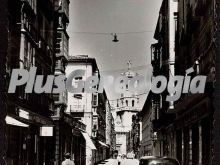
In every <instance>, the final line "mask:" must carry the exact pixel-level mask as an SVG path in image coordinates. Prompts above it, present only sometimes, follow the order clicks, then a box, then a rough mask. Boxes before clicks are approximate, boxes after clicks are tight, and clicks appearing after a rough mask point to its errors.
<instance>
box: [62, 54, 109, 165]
mask: <svg viewBox="0 0 220 165" xmlns="http://www.w3.org/2000/svg"><path fill="white" fill-rule="evenodd" d="M79 69H81V70H84V71H85V72H84V73H83V74H81V73H79V75H75V77H74V79H73V83H72V85H74V87H79V86H80V85H79V84H82V81H86V80H87V79H88V78H89V77H90V76H97V77H98V78H99V79H100V73H99V70H98V66H97V63H96V60H95V59H94V58H90V57H88V56H85V55H79V56H70V57H69V59H68V66H67V69H66V75H67V76H69V75H70V73H72V72H74V71H76V70H79ZM82 86H83V85H82ZM82 86H80V87H82ZM83 88H84V86H83ZM83 88H82V89H83ZM95 88H97V87H95ZM106 101H107V95H106V93H105V90H103V91H102V92H100V93H88V92H86V91H85V92H84V89H83V91H81V92H79V93H70V92H69V93H68V106H67V110H66V112H67V113H69V114H71V115H72V116H73V117H74V118H75V119H77V120H79V121H81V122H83V123H84V124H86V134H87V138H86V164H88V165H91V164H95V163H98V162H100V161H103V160H105V159H106V158H107V152H108V150H109V146H108V145H107V144H106V107H105V106H106Z"/></svg>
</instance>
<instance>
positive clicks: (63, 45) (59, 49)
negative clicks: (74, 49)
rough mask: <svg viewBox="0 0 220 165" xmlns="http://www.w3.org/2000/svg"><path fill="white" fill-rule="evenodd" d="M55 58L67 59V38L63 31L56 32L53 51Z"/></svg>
mask: <svg viewBox="0 0 220 165" xmlns="http://www.w3.org/2000/svg"><path fill="white" fill-rule="evenodd" d="M55 53H56V57H61V56H64V57H65V58H66V59H68V54H69V36H68V35H67V33H66V32H65V31H58V32H57V42H56V49H55Z"/></svg>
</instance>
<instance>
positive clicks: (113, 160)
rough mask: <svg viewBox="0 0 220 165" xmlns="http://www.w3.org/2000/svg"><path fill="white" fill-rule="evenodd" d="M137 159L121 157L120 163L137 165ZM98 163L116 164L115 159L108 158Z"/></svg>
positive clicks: (122, 164)
mask: <svg viewBox="0 0 220 165" xmlns="http://www.w3.org/2000/svg"><path fill="white" fill-rule="evenodd" d="M138 164H139V161H138V160H137V159H122V161H121V165H138ZM99 165H118V160H117V159H108V160H105V161H103V162H102V163H100V164H99Z"/></svg>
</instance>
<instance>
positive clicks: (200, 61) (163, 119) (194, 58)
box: [142, 0, 220, 165]
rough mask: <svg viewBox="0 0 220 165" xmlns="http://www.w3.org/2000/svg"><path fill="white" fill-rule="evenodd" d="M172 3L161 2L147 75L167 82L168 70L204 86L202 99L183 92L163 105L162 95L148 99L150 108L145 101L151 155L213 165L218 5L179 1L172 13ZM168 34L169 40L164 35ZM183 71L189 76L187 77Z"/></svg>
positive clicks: (186, 164) (216, 149) (216, 119)
mask: <svg viewBox="0 0 220 165" xmlns="http://www.w3.org/2000/svg"><path fill="white" fill-rule="evenodd" d="M173 3H174V2H170V1H167V0H164V1H163V3H162V6H161V10H160V15H159V19H158V24H157V28H156V32H155V36H154V37H155V39H157V40H158V43H156V44H153V45H152V57H153V58H152V66H153V68H154V73H153V74H154V76H156V75H164V76H166V77H167V79H169V77H170V76H171V75H170V72H171V73H172V71H173V70H172V69H173V67H174V68H175V72H174V73H172V74H173V75H182V76H190V77H191V79H193V78H194V77H195V76H198V75H205V76H207V81H206V86H205V91H204V94H192V93H191V92H190V91H188V92H187V93H183V94H181V97H180V99H179V100H178V101H176V102H171V103H169V102H166V101H165V98H164V96H166V95H167V94H168V92H167V91H165V92H164V93H163V94H162V95H160V96H153V98H152V99H151V102H153V104H152V103H150V102H149V103H148V104H149V105H147V106H146V107H145V108H144V109H143V110H145V111H146V112H147V109H149V108H147V107H150V104H152V105H153V107H152V108H151V109H152V110H151V111H152V112H153V113H155V116H154V119H153V120H152V127H153V134H154V135H155V136H153V137H152V140H154V145H155V147H154V149H155V152H154V153H153V154H155V155H161V156H169V157H175V158H177V159H178V160H179V161H180V163H181V164H184V165H189V164H191V165H194V164H204V165H207V164H208V165H209V164H218V163H217V162H218V161H219V156H218V153H219V147H218V146H219V145H218V144H219V140H218V137H219V133H218V131H217V130H218V129H219V126H218V123H219V112H218V110H217V109H218V107H219V103H217V100H218V99H219V95H218V93H219V88H218V86H219V83H217V82H218V80H219V74H218V72H219V68H218V67H217V66H218V62H219V57H218V55H217V54H218V53H219V48H218V44H219V37H220V36H219V32H218V31H219V26H218V24H219V19H218V13H219V8H218V5H219V2H218V1H207V0H204V1H185V0H184V1H179V2H178V3H176V4H175V5H177V6H176V7H177V10H173V8H172V7H170V5H174V4H173ZM171 12H173V13H172V15H170V13H171ZM173 23H174V26H173ZM171 26H172V27H171ZM170 30H172V33H174V34H175V35H174V36H170V35H169V33H167V32H170ZM173 37H174V39H175V40H174V41H175V42H173ZM171 41H172V42H171ZM173 43H175V45H174V48H175V49H173V50H175V52H174V55H175V60H173V61H172V60H171V57H170V55H173V52H172V53H171V52H170V50H169V49H170V47H171V46H170V45H172V44H173ZM167 60H169V61H168V62H167ZM170 62H172V63H170ZM166 64H167V65H166ZM171 66H172V67H171ZM161 68H163V69H161ZM166 68H167V69H166ZM189 68H192V69H193V70H194V72H192V73H189V72H188V69H189ZM146 104H147V102H146ZM143 110H142V111H143ZM143 119H144V118H143ZM144 122H145V123H148V121H147V120H144ZM145 134H146V133H145ZM142 147H144V146H142ZM144 154H145V153H144Z"/></svg>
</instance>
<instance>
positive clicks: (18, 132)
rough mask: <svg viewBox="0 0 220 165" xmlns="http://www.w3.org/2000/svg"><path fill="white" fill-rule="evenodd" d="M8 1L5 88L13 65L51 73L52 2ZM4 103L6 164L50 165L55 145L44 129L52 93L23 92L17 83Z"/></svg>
mask: <svg viewBox="0 0 220 165" xmlns="http://www.w3.org/2000/svg"><path fill="white" fill-rule="evenodd" d="M7 2H8V6H7V8H8V16H7V18H8V32H7V34H8V49H7V61H6V62H5V64H6V65H5V66H6V75H7V81H6V88H7V89H8V85H9V81H10V77H11V73H12V69H14V68H19V69H27V70H29V69H30V68H31V67H37V69H36V70H33V72H35V73H36V74H38V75H50V74H53V73H54V67H55V64H54V57H55V53H54V37H55V36H54V28H55V17H54V15H55V3H54V2H53V1H50V0H47V1H42V0H38V1H36V0H32V1H20V0H16V1H11V0H9V1H7ZM33 72H32V73H33ZM33 74H34V73H33ZM41 83H43V82H42V81H41ZM40 90H43V89H40ZM6 103H7V108H6V109H7V116H6V119H5V120H6V123H7V127H6V128H7V129H6V135H7V154H6V162H7V164H11V165H13V164H43V163H46V164H51V163H52V162H53V161H54V159H55V157H54V153H53V150H51V148H53V147H54V146H53V143H51V140H52V137H51V136H45V134H44V130H45V129H46V128H48V127H49V128H50V129H52V128H53V127H52V126H53V121H52V119H51V117H50V116H51V115H52V113H53V110H54V109H53V107H54V102H53V98H52V95H51V94H36V93H33V94H30V93H25V87H24V86H20V87H18V88H17V89H16V93H14V94H8V95H7V100H6Z"/></svg>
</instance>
